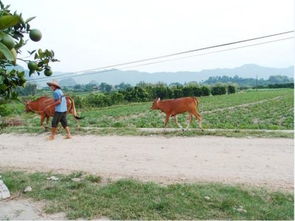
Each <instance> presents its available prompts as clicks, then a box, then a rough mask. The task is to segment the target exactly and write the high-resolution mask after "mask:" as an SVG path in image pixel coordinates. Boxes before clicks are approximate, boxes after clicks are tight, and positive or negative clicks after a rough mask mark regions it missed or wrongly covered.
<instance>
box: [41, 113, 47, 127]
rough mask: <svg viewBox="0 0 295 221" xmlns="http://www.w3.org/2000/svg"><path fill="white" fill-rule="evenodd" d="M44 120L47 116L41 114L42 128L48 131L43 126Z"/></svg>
mask: <svg viewBox="0 0 295 221" xmlns="http://www.w3.org/2000/svg"><path fill="white" fill-rule="evenodd" d="M44 119H45V115H44V114H41V119H40V126H41V127H42V128H43V129H46V128H45V127H44V125H43V123H44Z"/></svg>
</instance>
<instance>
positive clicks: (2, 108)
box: [0, 104, 11, 117]
mask: <svg viewBox="0 0 295 221" xmlns="http://www.w3.org/2000/svg"><path fill="white" fill-rule="evenodd" d="M10 111H11V110H10V109H9V108H8V106H7V105H5V104H1V105H0V116H1V117H4V116H8V115H9V114H10Z"/></svg>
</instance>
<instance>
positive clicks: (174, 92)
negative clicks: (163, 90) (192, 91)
mask: <svg viewBox="0 0 295 221" xmlns="http://www.w3.org/2000/svg"><path fill="white" fill-rule="evenodd" d="M172 97H173V98H179V97H183V92H182V89H181V88H174V89H172Z"/></svg>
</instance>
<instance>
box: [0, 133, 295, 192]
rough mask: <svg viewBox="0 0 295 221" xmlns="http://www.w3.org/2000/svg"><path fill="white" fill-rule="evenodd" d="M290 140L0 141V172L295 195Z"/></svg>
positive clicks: (20, 137)
mask: <svg viewBox="0 0 295 221" xmlns="http://www.w3.org/2000/svg"><path fill="white" fill-rule="evenodd" d="M293 153H294V152H293V140H292V139H269V138H267V139H264V138H226V137H212V136H202V137H173V138H165V137H157V136H150V137H139V136H138V137H137V136H136V137H135V136H134V137H133V136H127V137H126V136H92V135H91V136H90V135H89V136H74V138H73V139H71V140H65V139H63V138H62V137H61V136H58V137H57V139H56V140H54V141H47V140H46V137H45V136H44V135H37V136H33V135H13V134H2V135H0V168H3V169H5V168H13V169H24V170H28V171H54V172H61V173H64V172H70V171H74V170H75V171H76V170H79V171H86V172H89V173H93V174H97V175H100V176H102V177H104V178H111V179H119V178H126V177H128V178H130V177H132V178H137V179H140V180H143V181H155V182H158V183H175V182H200V181H201V182H211V181H213V182H215V181H216V182H223V183H231V184H235V183H243V184H250V185H255V186H266V187H270V188H274V189H284V190H292V189H293V163H294V154H293Z"/></svg>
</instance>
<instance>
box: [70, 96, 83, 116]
mask: <svg viewBox="0 0 295 221" xmlns="http://www.w3.org/2000/svg"><path fill="white" fill-rule="evenodd" d="M68 98H69V99H70V101H71V103H72V105H71V109H72V110H73V115H74V118H76V119H77V120H81V119H83V117H79V116H78V114H77V111H76V107H75V101H74V99H72V98H71V97H68Z"/></svg>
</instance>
